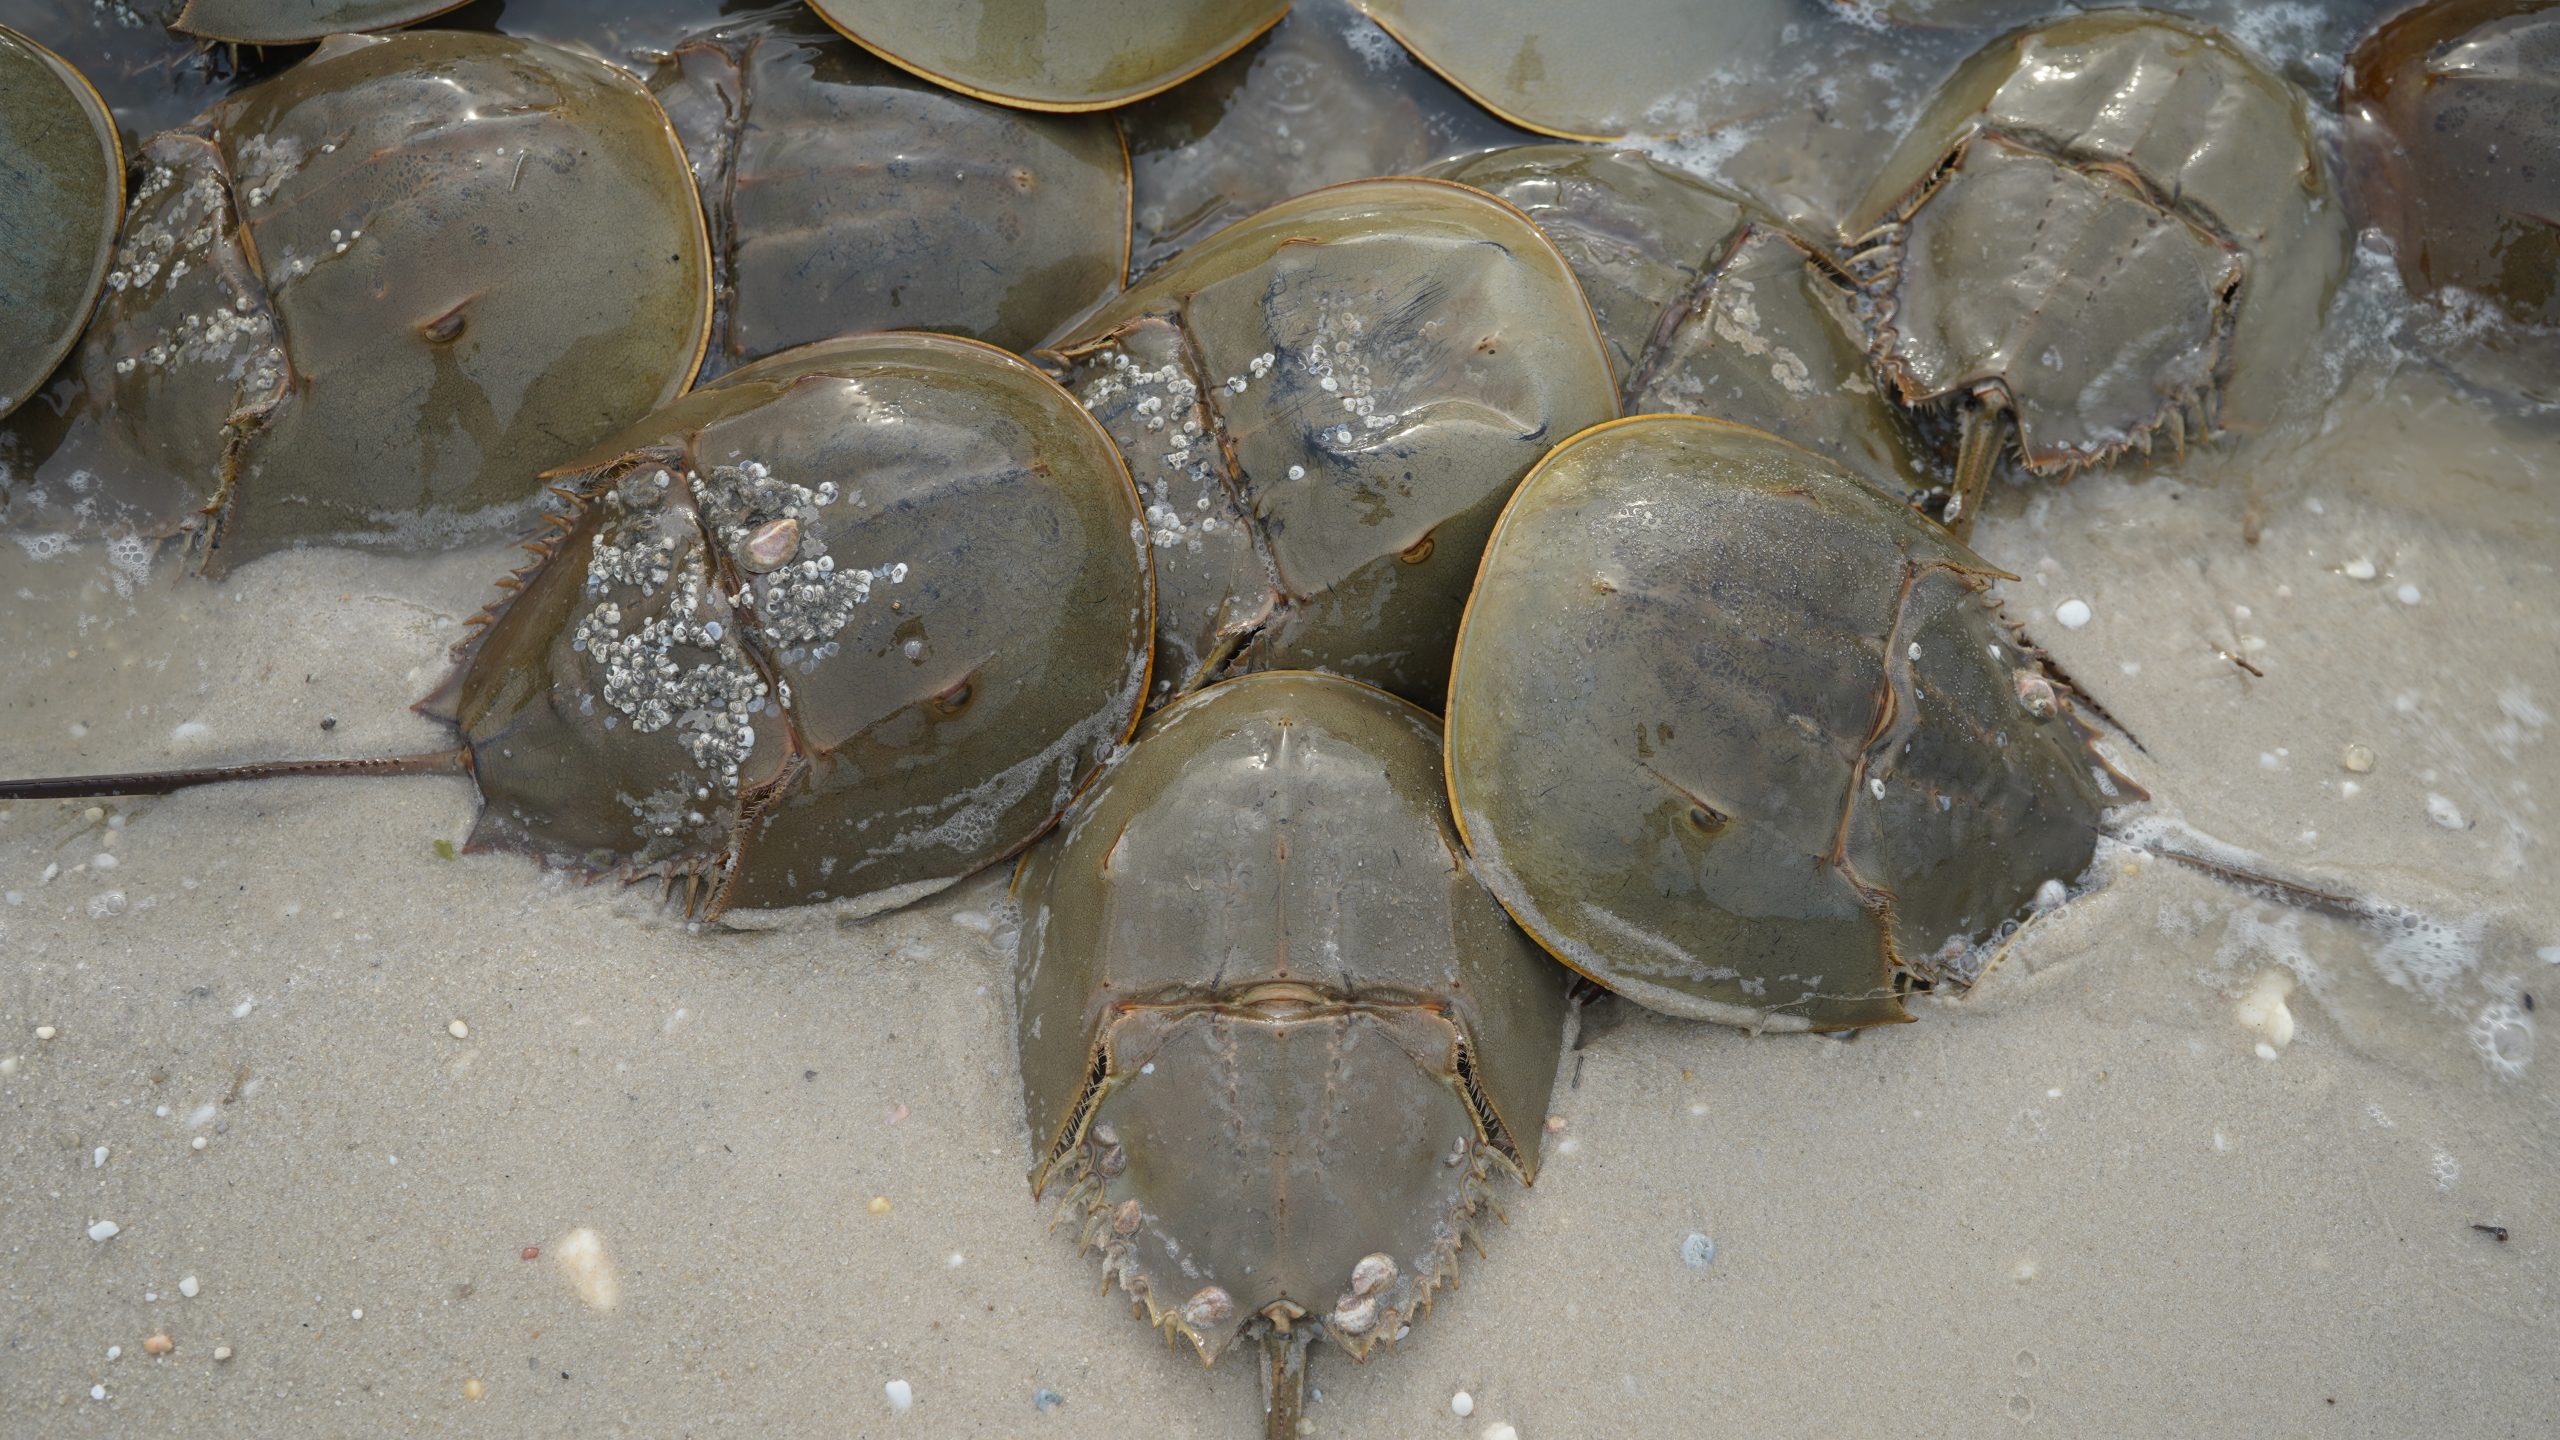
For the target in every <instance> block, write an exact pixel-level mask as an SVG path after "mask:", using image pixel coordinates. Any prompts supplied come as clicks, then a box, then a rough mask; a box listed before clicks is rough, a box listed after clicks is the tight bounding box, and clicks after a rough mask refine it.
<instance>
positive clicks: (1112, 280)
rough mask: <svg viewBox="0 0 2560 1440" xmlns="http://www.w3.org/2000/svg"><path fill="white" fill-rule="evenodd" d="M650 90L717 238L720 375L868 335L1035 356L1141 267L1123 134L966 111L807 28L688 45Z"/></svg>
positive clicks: (1100, 121) (719, 34)
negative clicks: (810, 346) (1134, 249)
mask: <svg viewBox="0 0 2560 1440" xmlns="http://www.w3.org/2000/svg"><path fill="white" fill-rule="evenodd" d="M650 88H651V90H652V91H653V92H654V93H655V94H656V95H657V97H658V99H659V101H660V103H662V104H664V105H665V106H666V109H667V114H668V115H669V117H670V118H671V119H672V120H673V121H674V124H675V127H676V133H677V134H678V135H680V136H682V137H683V139H684V145H685V151H686V153H687V154H688V155H690V156H691V157H692V159H693V172H694V178H695V181H696V182H697V184H698V186H699V188H700V189H701V191H702V198H703V204H704V206H705V207H706V209H707V211H708V213H709V216H710V221H711V241H712V249H713V252H714V260H715V265H716V270H717V274H718V277H719V278H718V293H719V306H718V315H717V317H716V320H715V324H714V330H713V335H712V341H711V353H710V356H709V358H708V360H707V362H706V366H705V370H706V373H707V374H718V373H719V372H720V371H723V370H726V369H729V368H730V367H732V366H735V365H738V364H741V363H743V362H745V361H748V360H753V359H756V358H758V357H760V356H764V355H770V354H772V353H774V352H775V351H778V350H783V349H788V348H789V347H791V346H794V345H801V344H806V343H809V342H811V341H816V340H823V339H827V338H829V337H832V336H836V335H849V334H853V333H856V332H859V331H864V330H933V331H940V332H943V333H946V334H954V335H962V336H967V337H969V338H971V339H977V340H984V341H986V342H987V343H989V344H991V345H1000V346H1003V347H1005V348H1007V349H1020V348H1022V347H1025V346H1029V345H1034V344H1037V343H1039V341H1041V340H1042V339H1044V338H1045V337H1047V336H1048V335H1049V334H1050V332H1052V331H1054V330H1056V329H1057V328H1058V326H1059V325H1060V324H1062V323H1064V322H1065V321H1066V320H1068V319H1069V318H1071V317H1073V316H1074V315H1075V314H1077V313H1078V312H1080V311H1083V310H1085V309H1088V308H1090V307H1091V306H1092V305H1093V304H1094V303H1095V302H1096V301H1098V300H1100V299H1102V298H1103V297H1104V296H1106V295H1108V294H1110V293H1111V292H1112V291H1113V290H1115V289H1117V288H1118V287H1119V285H1120V281H1121V278H1122V276H1123V275H1124V274H1125V273H1126V271H1127V269H1128V263H1129V158H1128V153H1127V151H1126V150H1125V149H1124V148H1123V146H1122V145H1121V143H1120V136H1119V134H1118V132H1117V131H1116V129H1115V128H1114V127H1113V125H1112V122H1111V121H1110V120H1109V119H1107V118H1102V117H1096V116H1066V115H1036V114H1030V113H1026V112H1024V111H1020V110H1008V109H1005V108H1003V107H1001V106H996V105H988V104H985V103H983V102H980V101H976V100H971V99H968V98H966V97H965V96H960V95H955V94H953V93H952V92H950V91H948V90H945V89H943V88H941V87H939V86H935V85H930V84H927V83H926V82H924V81H922V80H919V79H916V78H915V77H914V76H912V75H909V74H908V73H907V72H905V71H903V70H900V69H897V68H896V67H894V66H892V65H889V64H888V63H887V62H885V61H882V60H879V59H877V58H875V57H874V56H872V55H871V54H870V53H869V52H867V51H865V50H862V49H861V48H859V47H858V46H855V45H854V44H852V43H851V42H850V41H847V40H846V39H844V38H843V37H842V36H840V35H838V34H836V33H835V32H834V31H832V30H829V29H827V28H826V27H825V26H823V25H819V24H817V23H816V22H815V21H814V20H805V19H800V18H796V17H795V18H794V19H791V20H781V21H776V20H765V21H757V22H750V23H748V24H745V25H741V26H735V27H730V28H725V29H721V30H716V31H713V32H711V33H709V34H706V35H701V36H696V37H694V38H693V39H690V40H687V41H684V42H683V43H681V44H679V45H677V46H676V47H675V49H674V51H673V52H672V53H671V54H669V55H668V56H667V57H666V58H665V59H664V60H662V61H661V62H660V63H659V65H658V68H657V72H656V74H655V76H654V77H653V78H652V80H651V82H650Z"/></svg>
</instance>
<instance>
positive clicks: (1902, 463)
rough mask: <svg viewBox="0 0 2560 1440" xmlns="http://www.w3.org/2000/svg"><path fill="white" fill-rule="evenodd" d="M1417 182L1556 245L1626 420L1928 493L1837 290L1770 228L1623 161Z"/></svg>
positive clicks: (1525, 165) (1505, 166)
mask: <svg viewBox="0 0 2560 1440" xmlns="http://www.w3.org/2000/svg"><path fill="white" fill-rule="evenodd" d="M1429 173H1431V174H1434V175H1437V176H1440V177H1441V178H1443V179H1448V180H1455V181H1457V182H1459V183H1460V184H1463V185H1472V186H1474V187H1476V188H1477V189H1480V190H1483V191H1485V192H1486V193H1487V194H1490V195H1493V196H1495V197H1497V198H1499V199H1502V200H1506V201H1508V202H1510V203H1511V204H1513V205H1517V206H1519V207H1520V210H1521V212H1522V213H1523V214H1526V215H1527V216H1528V217H1529V218H1530V219H1532V220H1534V221H1536V222H1537V223H1538V228H1539V229H1541V230H1544V231H1545V232H1546V233H1547V238H1548V239H1550V240H1553V241H1554V242H1555V244H1556V248H1557V249H1558V250H1560V251H1562V252H1563V253H1564V257H1565V259H1566V260H1567V261H1569V262H1570V263H1571V264H1572V266H1573V271H1574V274H1575V275H1576V276H1577V277H1578V278H1579V279H1580V280H1581V281H1582V290H1583V294H1585V295H1586V296H1588V297H1589V298H1590V301H1591V308H1592V312H1593V313H1594V314H1595V315H1597V316H1598V317H1599V321H1600V333H1601V334H1602V336H1604V337H1605V338H1606V339H1607V340H1608V342H1609V358H1610V361H1611V363H1612V365H1613V367H1614V368H1615V370H1616V371H1617V375H1618V382H1619V396H1620V400H1621V402H1622V404H1623V406H1624V408H1625V409H1626V410H1627V412H1628V413H1630V414H1649V413H1655V412H1661V411H1673V412H1677V413H1680V414H1685V415H1709V416H1713V417H1715V418H1717V419H1720V420H1731V421H1735V422H1737V423H1739V424H1744V425H1752V426H1756V427H1758V428H1760V429H1763V430H1770V431H1775V432H1776V433H1778V434H1781V435H1784V436H1786V437H1788V438H1789V439H1791V440H1793V441H1795V442H1796V443H1797V444H1799V445H1803V446H1805V447H1807V448H1809V449H1812V450H1817V451H1820V452H1821V453H1823V454H1825V455H1828V456H1830V457H1831V458H1832V459H1835V460H1838V461H1840V462H1841V463H1843V464H1845V465H1847V466H1849V467H1850V468H1851V469H1852V470H1854V471H1856V472H1858V473H1859V474H1860V475H1862V476H1865V477H1867V478H1868V479H1870V480H1872V481H1874V482H1875V483H1876V484H1878V485H1880V486H1883V487H1884V488H1886V489H1888V490H1893V491H1896V492H1903V491H1909V490H1914V489H1920V488H1925V487H1926V486H1927V485H1929V484H1931V483H1933V481H1934V479H1935V477H1934V475H1933V474H1932V473H1931V471H1930V466H1929V463H1928V460H1927V458H1926V451H1925V447H1923V446H1922V445H1920V444H1919V442H1918V441H1917V440H1916V439H1915V438H1914V437H1913V436H1912V435H1911V433H1910V431H1909V429H1908V427H1907V426H1906V425H1905V423H1904V421H1903V418H1902V416H1901V414H1900V413H1899V412H1898V411H1897V410H1896V408H1895V407H1894V406H1893V405H1891V404H1889V403H1888V402H1887V401H1886V400H1885V398H1884V395H1883V393H1882V392H1881V391H1879V390H1878V389H1877V388H1876V384H1875V380H1874V378H1873V371H1872V369H1871V367H1870V366H1869V364H1868V361H1867V352H1866V345H1865V342H1864V339H1863V337H1861V336H1859V335H1858V334H1856V333H1855V329H1854V324H1853V322H1852V321H1851V320H1850V319H1849V317H1848V314H1847V309H1848V305H1849V290H1848V280H1847V278H1846V277H1845V276H1843V275H1841V274H1840V273H1839V271H1838V269H1837V267H1835V266H1834V265H1832V264H1831V262H1830V260H1829V258H1828V257H1827V256H1824V255H1822V254H1821V252H1820V250H1819V247H1817V246H1815V245H1813V244H1812V243H1811V242H1809V241H1806V240H1804V239H1802V238H1801V237H1799V236H1797V235H1796V234H1795V233H1794V232H1793V231H1791V230H1790V229H1788V228H1787V226H1786V225H1785V224H1784V223H1783V222H1781V221H1780V220H1779V219H1778V218H1777V217H1776V216H1774V215H1771V214H1769V213H1768V212H1767V211H1765V210H1763V209H1761V208H1760V207H1759V206H1757V205H1755V204H1753V203H1751V202H1750V201H1748V200H1746V199H1744V198H1743V197H1741V196H1740V195H1736V194H1734V193H1732V192H1731V191H1728V190H1725V189H1722V188H1720V187H1718V186H1715V185H1712V184H1710V183H1708V182H1707V181H1704V180H1701V179H1699V178H1697V177H1696V176H1694V175H1690V174H1689V173H1687V172H1686V171H1681V170H1674V169H1672V168H1670V167H1668V166H1665V165H1662V164H1660V163H1658V162H1656V161H1655V160H1653V159H1651V158H1650V157H1648V156H1646V155H1643V154H1641V153H1639V152H1637V151H1633V150H1594V149H1591V148H1590V147H1588V146H1582V145H1546V144H1541V145H1520V146H1514V147H1512V148H1509V149H1504V150H1491V151H1486V152H1484V153H1483V154H1480V155H1474V156H1469V157H1467V158H1465V159H1462V160H1457V161H1452V162H1449V163H1447V164H1444V165H1439V166H1435V167H1433V169H1432V170H1431V171H1430V172H1429Z"/></svg>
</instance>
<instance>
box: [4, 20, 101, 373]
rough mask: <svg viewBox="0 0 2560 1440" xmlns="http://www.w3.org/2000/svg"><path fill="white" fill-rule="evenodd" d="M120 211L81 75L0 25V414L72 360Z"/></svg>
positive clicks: (90, 94) (94, 99)
mask: <svg viewBox="0 0 2560 1440" xmlns="http://www.w3.org/2000/svg"><path fill="white" fill-rule="evenodd" d="M123 212H124V148H123V144H122V142H120V141H119V140H118V139H117V138H116V122H115V117H113V116H111V115H109V114H108V113H107V107H106V102H104V101H102V100H100V99H99V98H98V92H97V91H95V90H93V89H91V88H90V87H89V82H88V81H87V80H86V79H84V78H83V77H82V76H81V74H80V72H79V71H77V70H75V69H73V68H71V66H70V65H69V64H68V63H67V62H65V61H64V60H63V59H62V58H61V57H60V56H58V55H56V54H54V53H53V52H52V51H50V50H47V49H45V48H44V47H43V46H41V45H38V44H37V43H35V42H34V41H32V40H30V39H28V38H27V37H26V36H24V35H21V34H19V33H18V32H17V31H15V30H11V29H9V28H7V27H6V26H0V415H7V414H8V413H9V412H10V411H12V410H14V409H16V408H18V406H19V405H20V404H22V403H23V402H24V401H25V400H26V398H27V397H28V396H30V395H32V394H34V393H35V392H36V389H37V387H39V386H41V385H43V384H44V381H45V377H46V376H48V375H50V374H52V373H53V367H54V366H56V365H58V364H60V363H62V357H63V356H65V355H68V354H70V353H71V347H72V345H73V344H74V343H75V342H77V341H78V340H79V338H80V329H81V327H82V326H83V325H86V324H87V323H88V321H89V312H90V311H91V310H92V309H94V308H95V307H96V306H97V303H98V292H99V291H100V290H101V289H102V288H104V286H105V285H106V283H107V261H108V258H109V257H110V256H111V255H113V254H114V253H115V244H116V221H117V218H118V217H119V216H120V215H122V214H123Z"/></svg>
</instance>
